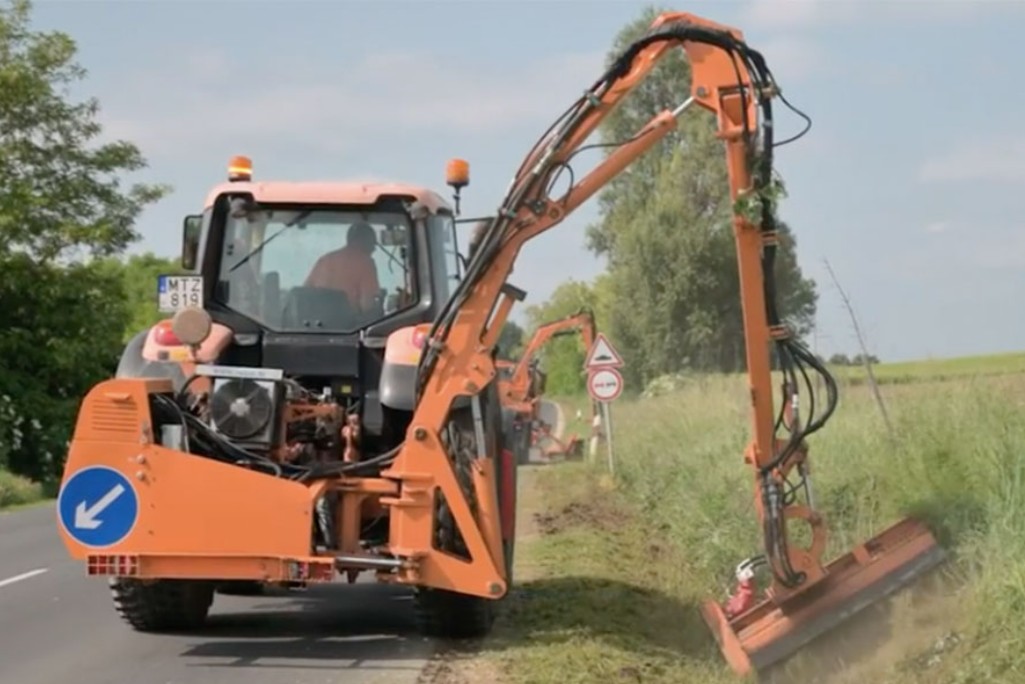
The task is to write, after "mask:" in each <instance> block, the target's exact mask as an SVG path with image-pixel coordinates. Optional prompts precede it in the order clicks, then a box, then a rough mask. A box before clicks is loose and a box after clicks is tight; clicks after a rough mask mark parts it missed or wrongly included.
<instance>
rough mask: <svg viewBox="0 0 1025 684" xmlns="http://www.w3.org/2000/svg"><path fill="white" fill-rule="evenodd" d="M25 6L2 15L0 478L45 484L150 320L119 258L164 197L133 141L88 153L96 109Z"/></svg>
mask: <svg viewBox="0 0 1025 684" xmlns="http://www.w3.org/2000/svg"><path fill="white" fill-rule="evenodd" d="M31 12H32V4H31V2H29V1H28V0H11V1H9V2H7V4H6V5H4V6H3V7H2V8H0V468H2V469H9V470H11V471H14V472H16V473H18V474H22V475H25V476H27V477H30V478H32V479H34V480H36V481H40V482H43V483H44V484H49V485H53V483H55V482H56V481H57V480H58V478H59V476H60V469H61V467H62V466H63V461H64V455H65V452H66V450H67V443H68V439H69V436H70V432H71V429H72V427H73V420H74V417H75V414H76V411H77V408H78V404H79V401H80V400H81V397H82V395H83V394H84V393H85V392H86V391H88V389H89V388H90V387H91V386H92V385H94V384H95V383H96V382H98V381H99V380H101V379H103V378H105V377H109V376H110V374H111V372H112V370H113V368H114V366H115V365H116V362H117V358H118V356H119V354H120V351H121V348H122V346H123V343H124V341H125V339H126V336H127V335H128V333H129V332H130V331H132V330H137V329H138V328H139V326H140V325H145V324H146V323H147V322H149V321H151V320H152V319H153V316H155V315H156V311H155V304H154V305H153V306H152V307H150V306H148V305H147V302H153V301H154V297H153V293H152V292H145V294H144V293H143V291H144V290H147V289H149V290H152V288H153V287H154V284H153V283H154V282H155V281H154V279H153V277H152V275H150V272H151V271H152V269H156V270H160V269H163V268H166V267H167V265H168V264H169V263H172V262H171V261H170V260H166V259H163V260H162V259H159V258H157V257H154V256H152V255H143V256H136V257H132V258H130V259H125V254H126V251H127V250H128V248H129V247H130V246H131V245H133V244H134V243H135V242H137V241H138V240H139V239H140V235H139V234H138V232H137V231H136V230H135V222H136V220H137V218H138V216H139V214H140V213H141V212H142V210H143V209H144V208H145V207H146V206H147V205H149V204H152V203H154V202H156V201H158V200H159V199H161V198H162V197H164V196H165V195H166V194H167V192H168V191H169V190H170V188H169V187H167V186H166V185H148V184H131V185H125V183H124V180H123V177H124V176H125V175H127V174H129V173H131V172H134V171H138V170H140V169H142V168H144V167H145V166H146V160H145V159H144V158H143V156H142V154H141V153H140V151H139V149H138V148H137V147H136V146H135V145H133V144H132V143H130V142H126V141H115V142H108V143H104V144H97V143H96V139H97V137H98V136H99V135H100V133H101V126H100V124H99V123H98V121H97V114H98V111H99V103H98V102H97V101H96V100H95V99H86V100H84V101H80V102H76V101H72V100H70V99H69V98H68V96H67V94H66V93H67V91H68V90H69V89H70V87H71V86H73V85H74V84H76V83H77V82H79V81H81V80H83V79H84V78H85V77H86V71H85V69H84V68H83V67H82V66H81V65H79V64H78V63H77V62H76V61H75V56H76V45H75V42H74V40H72V38H71V37H70V36H68V35H67V34H65V33H62V32H59V31H51V32H42V31H35V30H33V28H32V26H31Z"/></svg>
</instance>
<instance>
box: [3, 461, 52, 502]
mask: <svg viewBox="0 0 1025 684" xmlns="http://www.w3.org/2000/svg"><path fill="white" fill-rule="evenodd" d="M45 498H46V497H45V493H44V492H43V487H42V485H40V484H38V483H36V482H32V481H31V480H29V479H27V478H24V477H21V476H20V475H14V474H12V473H9V472H7V471H6V470H0V510H7V509H9V508H15V507H21V506H28V505H34V504H37V503H40V502H42V501H43V500H44V499H45Z"/></svg>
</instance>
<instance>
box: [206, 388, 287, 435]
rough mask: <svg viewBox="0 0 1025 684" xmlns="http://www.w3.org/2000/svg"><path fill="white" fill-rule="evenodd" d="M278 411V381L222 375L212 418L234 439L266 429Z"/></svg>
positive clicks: (211, 412) (212, 404) (215, 393)
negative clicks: (275, 391)
mask: <svg viewBox="0 0 1025 684" xmlns="http://www.w3.org/2000/svg"><path fill="white" fill-rule="evenodd" d="M273 415H274V383H272V382H259V381H257V380H251V379H249V378H230V379H220V380H218V381H217V382H216V383H215V387H214V391H213V394H212V395H211V397H210V419H211V420H212V421H213V424H214V425H215V426H216V427H217V429H218V430H219V431H220V432H221V433H222V434H224V435H226V436H227V437H231V438H232V439H247V438H251V437H254V436H256V435H257V434H258V433H260V432H261V431H263V430H264V429H265V428H266V427H267V424H268V423H269V422H270V420H271V418H272V417H273Z"/></svg>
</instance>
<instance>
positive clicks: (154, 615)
mask: <svg viewBox="0 0 1025 684" xmlns="http://www.w3.org/2000/svg"><path fill="white" fill-rule="evenodd" d="M110 591H111V594H113V596H114V608H115V609H116V610H117V612H118V613H119V614H120V615H121V618H122V619H123V620H124V621H125V622H127V623H128V624H130V625H131V626H132V627H133V628H135V629H136V630H138V631H140V632H160V631H165V630H187V629H195V628H198V627H201V626H202V625H203V623H204V622H205V621H206V616H207V614H208V613H209V612H210V606H211V605H212V604H213V600H214V584H213V583H212V582H206V581H197V580H156V581H153V582H144V581H142V580H137V579H132V578H127V577H119V578H114V579H111V580H110Z"/></svg>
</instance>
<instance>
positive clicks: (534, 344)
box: [509, 309, 595, 401]
mask: <svg viewBox="0 0 1025 684" xmlns="http://www.w3.org/2000/svg"><path fill="white" fill-rule="evenodd" d="M575 330H579V331H580V335H581V337H583V340H584V349H590V348H591V345H592V344H594V338H595V327H594V314H593V313H592V312H591V311H590V310H586V309H585V310H583V311H580V312H578V313H575V314H573V315H572V316H567V317H565V318H560V319H559V320H557V321H550V322H548V323H543V324H541V325H540V326H538V328H537V330H536V331H535V332H534V336H533V337H531V338H530V342H529V343H528V344H527V348H526V349H524V350H523V354H522V355H521V356H520V360H519V361H518V362H517V363H516V366H515V368H513V372H512V377H511V378H510V380H509V389H510V392H512V393H513V397H512V398H513V399H514V400H515V401H524V400H525V399H526V393H527V388H528V387H529V386H530V377H529V376H530V364H531V361H533V359H534V356H535V355H536V354H537V352H538V351H539V350H540V349H541V348H542V347H544V346H545V344H547V343H548V340H550V339H552V338H553V337H558V336H560V335H568V334H571V333H572V332H574V331H575Z"/></svg>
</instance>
